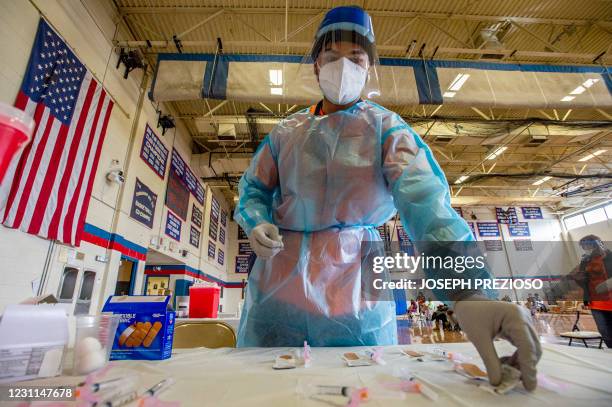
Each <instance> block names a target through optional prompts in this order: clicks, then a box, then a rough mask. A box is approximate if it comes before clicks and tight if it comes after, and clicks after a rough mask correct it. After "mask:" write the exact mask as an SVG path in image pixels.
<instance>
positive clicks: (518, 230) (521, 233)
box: [508, 222, 531, 237]
mask: <svg viewBox="0 0 612 407" xmlns="http://www.w3.org/2000/svg"><path fill="white" fill-rule="evenodd" d="M508 232H509V233H510V236H512V237H526V236H531V235H530V233H529V223H527V222H518V223H514V224H510V225H508Z"/></svg>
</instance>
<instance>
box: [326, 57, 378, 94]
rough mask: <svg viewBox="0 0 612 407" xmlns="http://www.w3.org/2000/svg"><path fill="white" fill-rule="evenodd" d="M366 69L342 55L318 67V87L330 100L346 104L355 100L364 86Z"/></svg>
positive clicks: (366, 74)
mask: <svg viewBox="0 0 612 407" xmlns="http://www.w3.org/2000/svg"><path fill="white" fill-rule="evenodd" d="M367 78H368V70H367V69H365V68H363V67H362V66H360V65H357V64H356V63H354V62H353V61H351V60H350V59H348V58H346V57H342V58H340V59H338V60H336V61H333V62H328V63H327V64H325V65H323V66H322V67H321V68H320V69H319V87H320V88H321V91H322V92H323V94H324V95H325V97H326V98H327V100H329V101H330V102H332V103H334V104H336V105H346V104H348V103H351V102H353V101H355V100H356V99H357V98H358V97H359V95H361V91H362V90H363V88H364V87H365V84H366V80H367Z"/></svg>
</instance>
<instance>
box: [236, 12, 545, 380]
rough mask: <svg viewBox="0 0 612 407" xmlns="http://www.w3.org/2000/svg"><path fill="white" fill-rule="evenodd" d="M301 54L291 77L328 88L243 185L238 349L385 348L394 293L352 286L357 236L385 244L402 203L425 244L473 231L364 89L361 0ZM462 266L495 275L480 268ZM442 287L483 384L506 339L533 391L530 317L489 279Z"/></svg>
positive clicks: (431, 161)
mask: <svg viewBox="0 0 612 407" xmlns="http://www.w3.org/2000/svg"><path fill="white" fill-rule="evenodd" d="M307 61H308V62H306V63H305V64H303V66H304V67H307V69H305V70H302V71H301V72H306V71H309V72H312V75H309V77H308V78H303V81H302V83H300V84H299V86H302V85H303V86H304V92H305V94H307V93H308V92H311V93H312V88H311V87H310V86H308V85H307V84H308V83H310V81H312V80H316V81H317V82H318V84H319V87H320V89H321V92H322V94H323V99H322V100H320V101H319V102H318V103H316V104H314V105H312V106H311V107H309V108H306V109H303V110H301V111H299V112H296V113H293V114H292V115H290V116H289V117H287V118H285V119H283V120H280V121H279V123H278V124H277V125H276V126H275V127H274V128H273V129H272V131H271V132H270V133H269V134H268V135H267V136H266V138H265V139H264V140H263V141H262V143H261V144H260V146H259V148H258V150H257V152H256V153H255V154H254V156H253V158H252V160H251V163H250V165H249V167H248V169H247V170H246V171H245V172H244V174H243V176H242V178H241V180H240V183H239V185H238V189H239V195H240V196H239V201H238V203H237V205H236V209H235V212H234V218H235V220H236V222H237V223H238V224H239V225H240V226H241V227H242V228H243V229H244V231H245V232H246V234H247V236H248V237H249V241H250V242H251V247H252V248H253V251H254V252H255V253H256V254H257V259H256V260H255V264H254V265H253V269H252V270H251V274H250V275H249V284H248V285H247V293H246V298H245V307H244V311H243V313H242V316H241V320H240V327H239V329H238V340H237V346H238V347H254V346H267V347H287V346H301V345H302V344H303V343H304V341H305V340H306V341H308V343H309V344H311V346H381V345H394V344H397V325H396V315H395V304H394V303H393V301H367V300H366V299H365V298H364V297H363V296H360V292H361V290H360V287H361V281H362V277H364V273H368V272H371V270H366V269H362V264H361V262H362V242H380V241H381V237H380V234H379V233H378V231H377V229H376V226H378V225H382V224H384V223H385V222H387V221H388V220H389V219H391V218H392V217H393V216H395V215H396V214H397V213H398V212H399V215H400V218H401V220H402V224H403V226H404V229H405V230H406V233H407V234H408V236H409V238H410V240H411V241H413V242H419V245H421V247H422V248H423V250H424V251H426V252H428V251H429V252H432V253H439V252H442V253H446V252H448V250H449V245H450V244H453V243H460V244H463V245H464V246H465V243H472V242H474V236H473V234H472V231H471V229H470V227H469V225H468V224H467V222H466V221H465V220H464V219H463V218H461V217H460V216H459V215H458V214H457V212H456V211H455V210H454V209H453V208H452V206H451V202H450V192H449V186H448V182H447V179H446V177H445V176H444V173H443V171H442V169H441V168H440V166H439V164H438V163H437V162H436V160H435V157H434V155H433V153H432V152H431V150H430V148H429V147H428V146H427V145H426V144H425V142H424V141H423V140H422V139H421V137H420V136H419V135H418V134H417V133H416V132H415V131H414V130H413V129H412V128H411V127H410V126H409V125H408V124H407V123H406V122H405V121H404V120H403V119H402V118H401V117H400V116H399V115H398V114H397V113H394V112H392V111H390V110H388V109H386V108H384V107H382V106H380V105H377V104H376V103H374V102H371V101H369V100H364V98H372V97H375V96H376V95H380V92H381V89H382V88H383V87H381V86H379V85H378V73H377V69H376V66H377V65H378V56H377V51H376V44H375V38H374V30H373V28H372V20H371V18H370V16H369V15H368V13H366V12H365V11H364V10H363V9H362V8H360V7H356V6H343V7H336V8H333V9H331V10H329V11H328V12H327V13H326V14H325V16H324V17H323V20H322V22H321V24H320V26H319V28H318V30H317V32H316V35H315V38H314V41H313V46H312V49H311V52H310V53H309V55H308V58H307ZM298 77H300V76H299V75H298ZM362 95H363V98H362ZM449 242H450V243H449ZM421 247H420V248H419V249H421ZM434 271H435V270H434ZM426 273H429V274H430V277H432V276H431V274H432V273H431V272H430V271H426ZM465 275H466V276H469V277H467V278H469V279H473V280H475V279H478V278H488V279H490V278H492V276H491V273H490V272H489V270H488V269H486V268H484V269H479V270H474V269H472V270H470V271H469V272H466V273H465ZM365 277H366V278H367V277H368V276H367V274H366V275H365ZM437 277H438V278H439V277H440V276H439V274H438V275H437ZM439 294H440V295H441V296H445V297H446V298H444V300H448V301H453V302H454V303H455V305H454V309H455V312H456V313H457V319H458V320H459V322H460V324H461V327H462V328H463V330H464V331H465V332H466V334H467V336H468V337H469V339H470V341H472V343H473V344H474V346H475V347H476V349H477V350H478V353H479V354H480V356H481V357H482V359H483V361H484V364H485V366H486V368H487V372H488V375H489V381H490V383H491V384H492V385H494V386H496V385H498V384H499V383H500V382H501V379H502V377H501V373H502V360H501V359H500V357H499V355H498V354H497V352H496V350H495V347H494V346H493V340H494V339H495V337H497V336H502V337H504V338H507V339H508V340H510V342H512V343H513V344H514V345H515V346H516V351H515V353H514V354H513V355H512V356H511V357H510V358H508V359H507V360H506V359H505V360H504V363H509V364H511V365H513V366H515V367H517V368H518V369H520V370H521V372H522V377H521V379H522V381H523V384H524V385H525V388H526V389H527V390H533V389H535V387H536V385H537V379H536V373H537V371H536V364H537V363H538V361H539V359H540V357H541V353H542V352H541V347H540V343H539V341H538V340H537V334H536V333H535V330H534V328H533V326H532V325H531V322H530V320H529V316H528V315H525V314H524V313H523V312H522V310H521V309H520V308H519V307H516V306H515V305H514V304H508V303H504V302H499V301H494V300H492V299H491V298H490V297H491V296H490V293H489V292H485V291H484V290H447V291H445V292H443V293H439Z"/></svg>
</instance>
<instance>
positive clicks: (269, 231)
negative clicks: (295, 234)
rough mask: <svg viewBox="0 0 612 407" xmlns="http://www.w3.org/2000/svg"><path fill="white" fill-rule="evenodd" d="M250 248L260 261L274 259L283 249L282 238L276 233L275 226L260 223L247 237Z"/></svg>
mask: <svg viewBox="0 0 612 407" xmlns="http://www.w3.org/2000/svg"><path fill="white" fill-rule="evenodd" d="M249 242H251V248H252V249H253V251H254V252H255V254H256V255H257V257H261V258H262V259H269V258H271V257H274V256H275V255H276V254H277V253H278V252H280V251H281V250H282V249H283V237H282V236H281V235H280V234H279V233H278V228H277V227H276V225H273V224H271V223H260V224H259V225H257V226H255V227H254V228H253V230H252V231H251V235H250V236H249Z"/></svg>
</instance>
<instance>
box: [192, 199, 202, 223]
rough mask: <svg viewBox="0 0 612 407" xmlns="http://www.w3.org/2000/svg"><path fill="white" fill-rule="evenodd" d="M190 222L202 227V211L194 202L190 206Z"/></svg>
mask: <svg viewBox="0 0 612 407" xmlns="http://www.w3.org/2000/svg"><path fill="white" fill-rule="evenodd" d="M191 223H193V224H194V225H196V226H197V227H198V228H201V227H202V211H201V210H200V209H199V208H198V207H197V206H196V204H195V203H194V204H193V206H192V208H191Z"/></svg>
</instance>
